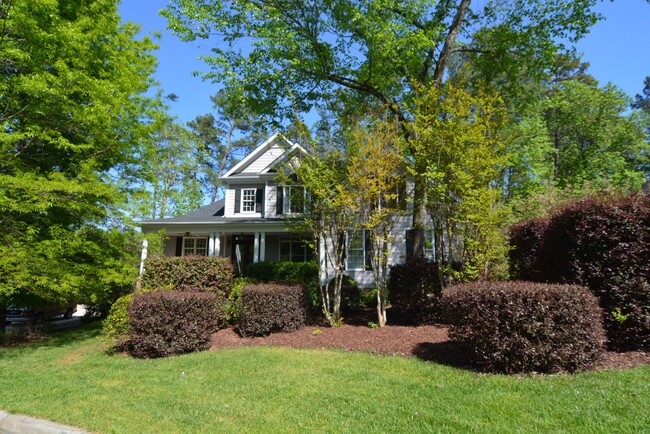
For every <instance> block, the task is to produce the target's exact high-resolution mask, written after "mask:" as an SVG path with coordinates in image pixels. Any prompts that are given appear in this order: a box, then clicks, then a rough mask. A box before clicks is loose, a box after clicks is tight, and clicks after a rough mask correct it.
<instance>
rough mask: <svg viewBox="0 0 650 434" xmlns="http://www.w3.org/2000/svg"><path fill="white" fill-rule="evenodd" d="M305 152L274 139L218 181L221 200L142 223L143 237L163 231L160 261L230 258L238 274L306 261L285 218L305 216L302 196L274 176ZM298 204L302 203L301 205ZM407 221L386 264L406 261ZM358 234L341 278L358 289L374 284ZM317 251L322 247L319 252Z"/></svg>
mask: <svg viewBox="0 0 650 434" xmlns="http://www.w3.org/2000/svg"><path fill="white" fill-rule="evenodd" d="M305 152H306V151H305V150H304V149H303V148H302V147H301V146H300V145H298V144H295V143H292V142H291V141H289V140H287V139H286V138H284V137H283V136H282V135H281V134H279V133H276V134H274V135H273V136H271V137H270V138H269V139H268V140H266V141H265V142H264V143H262V144H261V145H260V146H258V147H257V148H256V149H255V150H254V151H253V152H251V153H250V154H249V155H248V156H246V158H244V159H243V160H242V161H241V162H240V163H239V164H237V165H236V166H234V167H233V168H232V169H230V170H229V171H228V172H227V173H226V174H224V175H223V176H222V178H221V179H222V181H223V182H224V183H225V186H226V190H225V197H224V198H223V199H221V200H219V201H217V202H215V203H213V204H211V205H207V206H204V207H202V208H200V209H198V210H196V211H193V212H190V213H189V214H186V215H183V216H179V217H171V218H162V219H158V220H150V221H144V222H142V223H141V227H142V230H143V232H145V233H147V232H157V231H160V230H161V229H164V230H165V234H166V240H165V246H164V248H165V255H168V256H185V255H209V256H224V257H229V258H232V259H233V261H234V263H235V264H236V268H237V269H238V271H239V272H241V271H242V270H244V269H245V267H246V265H248V264H249V263H251V262H259V261H293V262H297V261H310V260H315V259H316V260H321V264H322V263H323V262H322V261H323V259H322V258H315V257H314V256H315V254H314V252H313V250H312V249H310V248H308V247H306V246H305V244H304V243H303V242H302V240H301V239H300V238H299V237H297V236H296V235H294V234H293V233H291V232H290V231H289V230H288V229H287V227H286V221H287V218H286V217H287V216H290V215H291V214H297V215H299V214H301V213H304V212H305V211H306V210H305V206H306V203H307V200H306V196H304V195H306V193H305V192H304V189H303V188H302V187H301V186H299V185H281V184H280V183H279V182H278V180H277V177H278V176H277V175H278V170H282V169H283V168H284V167H286V164H285V163H286V162H287V161H289V160H290V159H291V158H296V157H299V155H300V154H301V153H305ZM301 198H302V200H301ZM409 224H410V218H409V217H408V216H403V218H401V219H400V221H399V223H398V225H397V227H396V228H395V229H396V230H395V236H394V237H393V248H392V249H391V252H392V253H391V258H390V262H391V263H397V262H401V261H402V260H403V259H404V257H405V255H406V233H407V229H408V227H409ZM366 235H367V234H364V232H363V231H349V232H348V236H347V240H346V247H347V249H346V274H348V275H349V276H351V277H352V278H354V279H355V280H356V281H357V282H358V283H359V285H360V286H362V287H370V286H372V284H373V280H374V279H373V275H372V271H371V270H370V269H369V255H368V252H369V245H368V244H369V243H368V240H367V238H368V237H367V236H366ZM321 248H322V246H321Z"/></svg>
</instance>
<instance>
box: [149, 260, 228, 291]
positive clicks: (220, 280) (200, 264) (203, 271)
mask: <svg viewBox="0 0 650 434" xmlns="http://www.w3.org/2000/svg"><path fill="white" fill-rule="evenodd" d="M144 270H145V271H144V273H143V275H142V286H143V287H144V288H160V287H171V288H173V289H174V290H177V291H204V292H212V293H214V294H216V295H218V296H219V297H222V298H227V297H228V295H229V293H230V290H231V289H232V287H233V279H234V276H235V271H234V267H233V265H232V261H230V259H229V258H225V257H222V256H163V257H158V258H151V259H149V260H147V261H146V262H145V269H144Z"/></svg>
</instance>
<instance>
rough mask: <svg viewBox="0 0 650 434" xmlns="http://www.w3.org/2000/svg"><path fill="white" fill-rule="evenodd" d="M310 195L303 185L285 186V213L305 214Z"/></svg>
mask: <svg viewBox="0 0 650 434" xmlns="http://www.w3.org/2000/svg"><path fill="white" fill-rule="evenodd" d="M308 200H309V195H308V193H307V191H306V190H305V187H303V186H301V185H287V186H285V187H284V210H283V212H284V213H285V214H304V213H306V212H307V205H308Z"/></svg>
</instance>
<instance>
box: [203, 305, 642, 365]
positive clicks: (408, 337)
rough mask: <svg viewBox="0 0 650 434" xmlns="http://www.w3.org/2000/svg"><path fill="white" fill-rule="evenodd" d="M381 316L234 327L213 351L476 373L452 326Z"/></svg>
mask: <svg viewBox="0 0 650 434" xmlns="http://www.w3.org/2000/svg"><path fill="white" fill-rule="evenodd" d="M375 315H376V312H375V310H374V309H356V310H354V311H348V312H346V315H345V324H344V325H343V326H341V327H329V326H327V325H325V324H323V323H320V324H319V323H312V324H310V325H307V326H305V327H303V328H301V329H300V330H298V331H296V332H293V333H273V334H271V335H269V336H263V337H255V338H243V337H241V336H240V335H239V334H237V333H236V332H235V330H234V329H233V328H232V327H229V328H226V329H223V330H220V331H219V332H217V333H214V334H213V335H212V343H211V346H210V349H212V350H218V349H222V348H233V347H243V346H257V345H266V346H282V347H290V348H315V349H341V350H346V351H363V352H369V353H373V354H380V355H397V356H404V357H417V358H419V359H422V360H426V361H432V362H436V363H441V364H445V365H449V366H454V367H459V368H466V369H473V368H472V366H471V364H470V362H469V360H468V358H467V355H466V354H465V353H464V352H463V350H462V349H461V348H460V347H459V346H458V345H456V344H455V343H452V342H450V341H449V339H448V335H447V331H448V327H447V326H444V325H426V326H401V325H390V324H389V325H386V326H384V327H381V328H376V329H373V328H370V327H368V323H369V322H370V321H373V320H374V319H375ZM389 318H390V317H389ZM644 364H650V353H647V352H640V351H631V352H625V353H616V352H613V351H607V352H605V353H604V356H603V358H602V359H601V360H600V361H599V362H598V363H597V364H596V365H595V366H594V369H595V370H604V369H627V368H633V367H636V366H639V365H644Z"/></svg>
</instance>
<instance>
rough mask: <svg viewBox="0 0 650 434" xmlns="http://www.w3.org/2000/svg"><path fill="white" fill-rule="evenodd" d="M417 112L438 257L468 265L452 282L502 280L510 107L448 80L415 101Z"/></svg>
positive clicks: (444, 261) (484, 92) (489, 94)
mask: <svg viewBox="0 0 650 434" xmlns="http://www.w3.org/2000/svg"><path fill="white" fill-rule="evenodd" d="M414 111H415V112H416V113H417V116H416V121H415V123H414V128H415V130H416V131H417V132H418V134H419V136H420V137H421V140H420V141H419V143H418V145H419V146H421V148H420V149H419V150H418V151H419V152H420V153H421V154H422V155H425V156H426V161H427V162H428V165H427V172H426V176H427V177H428V180H429V195H430V197H431V199H432V200H431V202H430V204H429V211H430V218H431V221H432V223H433V227H434V248H435V253H436V258H437V259H438V261H440V262H441V264H448V265H451V264H453V263H454V262H460V263H462V264H463V269H462V272H461V273H460V274H457V273H454V270H453V269H452V268H451V267H450V268H448V269H447V272H448V273H449V274H450V276H449V277H454V278H457V279H460V280H467V279H476V278H483V279H487V278H494V277H499V275H500V274H502V273H503V271H504V270H505V267H504V265H505V259H506V258H505V253H506V247H505V239H504V237H503V236H502V233H501V229H502V228H503V224H504V222H505V219H504V215H503V212H502V207H501V203H500V200H501V192H500V190H499V188H498V180H499V177H500V173H501V170H502V169H503V167H505V164H506V162H507V153H506V149H507V138H506V137H503V134H502V130H503V129H502V126H503V125H504V124H505V122H506V121H507V114H506V109H505V104H504V103H503V101H502V99H501V98H500V97H499V96H498V95H496V94H495V93H494V92H493V91H489V90H484V89H477V90H475V91H474V92H472V93H470V92H468V91H467V90H466V85H465V84H464V83H459V82H455V81H448V82H447V83H445V85H444V86H443V87H442V88H441V89H440V90H436V89H433V88H432V89H429V91H428V92H426V93H423V94H422V96H421V97H419V98H418V99H416V107H415V108H414ZM454 274H457V275H454ZM443 283H444V280H443Z"/></svg>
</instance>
